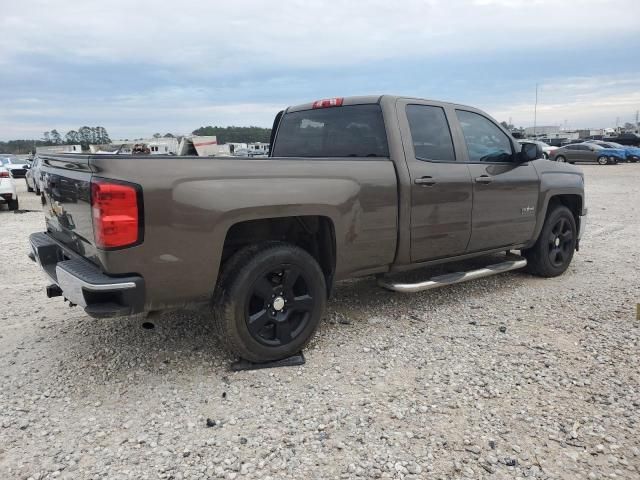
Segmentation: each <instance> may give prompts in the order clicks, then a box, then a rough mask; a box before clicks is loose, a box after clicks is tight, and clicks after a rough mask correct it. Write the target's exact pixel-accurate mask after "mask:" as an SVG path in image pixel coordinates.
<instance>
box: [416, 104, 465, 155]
mask: <svg viewBox="0 0 640 480" xmlns="http://www.w3.org/2000/svg"><path fill="white" fill-rule="evenodd" d="M406 111H407V119H408V120H409V129H410V130H411V141H412V143H413V151H414V153H415V156H416V158H417V159H418V160H433V161H442V162H454V161H455V160H456V154H455V152H454V150H453V140H452V139H451V131H450V130H449V123H448V122H447V118H446V116H445V114H444V110H443V109H442V108H440V107H432V106H428V105H407V110H406Z"/></svg>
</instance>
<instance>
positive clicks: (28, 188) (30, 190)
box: [24, 178, 33, 193]
mask: <svg viewBox="0 0 640 480" xmlns="http://www.w3.org/2000/svg"><path fill="white" fill-rule="evenodd" d="M24 183H26V184H27V192H29V193H31V192H33V187H31V186H30V185H29V182H28V181H27V179H26V178H25V179H24Z"/></svg>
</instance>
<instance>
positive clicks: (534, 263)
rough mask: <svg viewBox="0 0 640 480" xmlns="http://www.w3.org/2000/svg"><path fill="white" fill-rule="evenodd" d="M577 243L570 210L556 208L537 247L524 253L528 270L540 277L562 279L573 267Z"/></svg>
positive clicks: (574, 223) (536, 244)
mask: <svg viewBox="0 0 640 480" xmlns="http://www.w3.org/2000/svg"><path fill="white" fill-rule="evenodd" d="M576 241H577V230H576V220H575V218H574V217H573V213H571V210H569V209H568V208H567V207H565V206H563V205H557V206H555V207H553V209H551V210H549V213H548V214H547V218H546V219H545V221H544V225H543V226H542V231H541V232H540V236H539V237H538V240H536V243H535V244H534V245H533V247H531V248H530V249H527V250H524V251H523V252H522V254H523V255H524V257H525V258H526V259H527V270H528V271H529V272H530V273H532V274H534V275H538V276H540V277H557V276H558V275H562V274H563V273H564V272H565V270H566V269H567V268H568V267H569V264H570V263H571V259H572V258H573V252H574V251H575V248H576Z"/></svg>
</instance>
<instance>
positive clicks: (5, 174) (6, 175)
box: [0, 170, 9, 178]
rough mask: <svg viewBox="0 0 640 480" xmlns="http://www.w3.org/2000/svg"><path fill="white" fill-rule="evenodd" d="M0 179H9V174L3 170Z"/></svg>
mask: <svg viewBox="0 0 640 480" xmlns="http://www.w3.org/2000/svg"><path fill="white" fill-rule="evenodd" d="M0 178H9V172H7V171H6V170H3V171H2V172H0Z"/></svg>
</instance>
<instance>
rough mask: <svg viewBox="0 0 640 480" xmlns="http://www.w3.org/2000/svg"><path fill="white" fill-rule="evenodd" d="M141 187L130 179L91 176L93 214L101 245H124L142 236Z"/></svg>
mask: <svg viewBox="0 0 640 480" xmlns="http://www.w3.org/2000/svg"><path fill="white" fill-rule="evenodd" d="M141 213H142V212H141V211H140V205H138V188H137V186H135V185H131V184H126V183H120V182H118V183H115V182H110V181H108V180H101V179H92V180H91V214H92V217H93V233H94V236H95V241H96V246H97V247H98V248H120V247H126V246H128V245H133V244H135V243H139V242H140V241H141V240H142V229H141V227H140V223H141V222H140V220H141Z"/></svg>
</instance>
